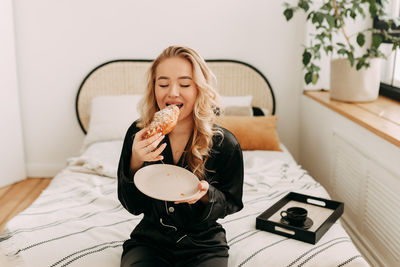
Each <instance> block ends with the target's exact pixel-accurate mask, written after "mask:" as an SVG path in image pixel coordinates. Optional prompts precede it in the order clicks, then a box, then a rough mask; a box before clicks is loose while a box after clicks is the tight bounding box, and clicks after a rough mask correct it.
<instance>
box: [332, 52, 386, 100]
mask: <svg viewBox="0 0 400 267" xmlns="http://www.w3.org/2000/svg"><path fill="white" fill-rule="evenodd" d="M380 66H381V59H379V58H375V59H372V60H371V63H370V66H369V68H368V69H366V68H364V67H363V68H361V69H360V70H357V69H356V65H355V64H354V66H353V67H351V65H350V62H349V61H348V60H346V59H334V60H332V61H331V81H330V98H331V99H334V100H339V101H346V102H368V101H373V100H375V99H377V98H378V94H379V84H380V73H381V72H380Z"/></svg>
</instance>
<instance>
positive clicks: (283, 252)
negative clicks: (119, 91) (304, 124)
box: [0, 141, 368, 267]
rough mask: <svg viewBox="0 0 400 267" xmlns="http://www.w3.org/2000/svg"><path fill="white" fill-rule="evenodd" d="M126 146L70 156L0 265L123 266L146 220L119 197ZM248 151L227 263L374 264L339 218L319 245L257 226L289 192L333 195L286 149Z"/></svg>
mask: <svg viewBox="0 0 400 267" xmlns="http://www.w3.org/2000/svg"><path fill="white" fill-rule="evenodd" d="M121 146H122V141H114V142H102V143H95V144H93V145H91V146H90V147H89V148H88V149H87V150H86V151H85V153H83V154H82V155H81V156H80V157H76V158H71V159H69V160H68V167H67V168H65V169H64V170H63V171H62V172H60V173H59V174H58V175H57V176H56V177H54V179H53V180H52V182H51V183H50V185H49V186H48V188H47V189H46V190H44V191H43V193H42V194H41V195H40V196H39V198H38V199H37V200H35V202H34V203H33V204H32V205H31V206H30V207H29V208H27V209H26V210H25V211H23V212H22V213H20V214H19V215H17V216H16V217H14V218H13V219H12V220H11V221H10V222H9V223H8V224H7V225H6V231H5V232H4V233H3V234H2V235H1V236H0V266H34V267H41V266H104V267H106V266H107V267H110V266H119V263H120V256H121V252H122V244H123V242H124V240H125V239H127V238H128V237H129V235H130V233H131V231H132V229H133V228H134V226H135V225H136V224H137V223H138V222H139V221H140V219H141V218H142V216H133V215H131V214H130V213H128V212H127V211H126V210H125V209H124V208H123V207H122V206H121V205H120V203H119V201H118V198H117V191H116V189H117V180H116V179H115V176H116V169H117V164H118V160H119V153H120V151H121ZM243 155H244V163H245V180H244V197H243V202H244V205H245V208H244V209H243V210H241V211H240V212H238V213H235V214H233V215H230V216H227V217H226V218H224V219H223V220H220V223H222V225H223V226H224V228H225V229H226V233H227V240H228V244H229V246H230V250H229V254H230V258H229V266H343V265H346V266H368V264H367V263H366V261H365V260H364V258H363V257H362V256H361V255H360V252H359V251H358V250H357V249H356V248H355V246H354V244H353V243H352V241H351V239H350V238H349V236H348V235H347V233H346V232H345V231H344V229H343V228H342V226H341V224H340V222H339V221H337V222H336V223H335V224H334V225H333V226H332V227H331V228H330V229H329V230H328V232H327V233H326V234H325V235H324V236H323V237H322V238H321V240H320V241H319V242H318V243H317V244H316V245H311V244H308V243H305V242H301V241H297V240H293V239H288V238H286V237H283V236H280V235H276V234H272V233H268V232H265V231H259V230H256V229H255V220H256V217H257V216H258V215H259V214H260V213H261V212H263V211H264V210H266V209H267V208H268V207H270V206H271V205H272V204H274V203H275V202H276V201H278V200H279V199H280V198H282V197H283V196H284V195H286V194H287V193H288V192H290V191H293V192H299V193H304V194H308V195H313V196H317V197H323V198H329V196H328V194H327V192H326V191H325V190H324V188H323V187H322V186H321V185H320V184H319V183H317V182H316V181H315V180H314V179H313V178H311V177H310V176H309V175H308V174H307V172H306V171H305V170H303V169H302V168H301V167H300V166H299V165H297V164H296V162H295V161H294V159H293V157H292V156H291V155H290V153H289V152H288V151H287V150H286V148H284V152H275V151H244V152H243Z"/></svg>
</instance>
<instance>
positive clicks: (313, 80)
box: [312, 73, 319, 84]
mask: <svg viewBox="0 0 400 267" xmlns="http://www.w3.org/2000/svg"><path fill="white" fill-rule="evenodd" d="M318 79H319V75H318V73H314V74H313V76H312V83H313V84H316V83H317V82H318Z"/></svg>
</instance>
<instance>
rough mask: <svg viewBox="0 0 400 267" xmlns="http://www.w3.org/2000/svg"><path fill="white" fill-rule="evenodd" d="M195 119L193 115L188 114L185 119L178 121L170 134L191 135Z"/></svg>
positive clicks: (176, 135) (175, 135) (171, 135)
mask: <svg viewBox="0 0 400 267" xmlns="http://www.w3.org/2000/svg"><path fill="white" fill-rule="evenodd" d="M193 126H194V121H193V118H192V116H188V117H187V118H185V119H184V120H181V121H178V123H177V125H176V126H175V128H174V130H173V131H172V132H171V133H170V134H169V136H170V137H172V138H174V137H178V136H186V135H191V134H192V131H193Z"/></svg>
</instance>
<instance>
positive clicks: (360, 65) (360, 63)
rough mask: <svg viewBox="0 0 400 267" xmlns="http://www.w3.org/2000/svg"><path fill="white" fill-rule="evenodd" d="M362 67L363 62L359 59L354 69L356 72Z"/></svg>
mask: <svg viewBox="0 0 400 267" xmlns="http://www.w3.org/2000/svg"><path fill="white" fill-rule="evenodd" d="M363 65H364V60H362V59H360V60H359V61H358V63H357V66H356V69H357V70H359V69H361V68H362V66H363Z"/></svg>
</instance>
